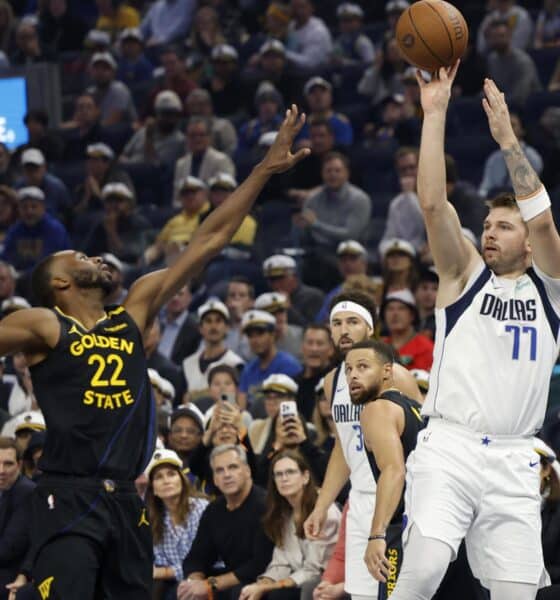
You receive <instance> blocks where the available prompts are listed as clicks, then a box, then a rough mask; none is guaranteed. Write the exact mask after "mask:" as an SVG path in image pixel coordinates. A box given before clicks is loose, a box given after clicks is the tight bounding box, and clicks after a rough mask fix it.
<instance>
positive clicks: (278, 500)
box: [263, 450, 318, 548]
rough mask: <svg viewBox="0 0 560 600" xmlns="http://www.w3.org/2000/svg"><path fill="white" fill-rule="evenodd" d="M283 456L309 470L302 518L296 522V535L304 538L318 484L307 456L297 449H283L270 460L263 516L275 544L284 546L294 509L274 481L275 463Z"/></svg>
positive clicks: (266, 529)
mask: <svg viewBox="0 0 560 600" xmlns="http://www.w3.org/2000/svg"><path fill="white" fill-rule="evenodd" d="M283 458H290V459H291V460H293V461H294V462H295V463H296V464H297V466H298V468H299V470H300V472H302V473H303V472H305V471H307V472H308V473H309V482H308V483H307V485H306V486H305V488H304V490H303V496H302V499H301V512H300V518H299V520H298V522H297V523H296V535H297V536H298V537H299V538H301V539H304V538H305V533H304V531H303V524H304V522H305V520H306V519H307V517H308V516H309V515H310V514H311V511H312V510H313V507H314V506H315V501H316V500H317V495H318V494H317V486H316V485H315V481H314V480H313V475H312V473H311V469H310V468H309V465H308V464H307V462H306V460H305V458H304V457H303V456H302V455H301V454H300V453H299V452H298V451H297V450H281V451H280V452H278V453H277V454H275V455H274V456H273V458H272V460H271V461H270V471H269V476H268V489H267V498H266V512H265V514H264V517H263V529H264V532H265V533H266V535H267V536H268V537H269V538H270V539H271V540H272V541H273V542H274V545H275V546H278V547H279V548H282V546H283V544H284V539H283V538H284V532H285V527H286V522H287V520H288V519H289V518H290V516H291V515H292V512H293V509H292V507H291V506H290V504H289V502H288V501H287V500H286V498H284V497H283V496H281V495H280V493H279V492H278V489H277V487H276V483H275V481H274V476H273V473H274V465H276V463H277V462H278V461H280V460H282V459H283Z"/></svg>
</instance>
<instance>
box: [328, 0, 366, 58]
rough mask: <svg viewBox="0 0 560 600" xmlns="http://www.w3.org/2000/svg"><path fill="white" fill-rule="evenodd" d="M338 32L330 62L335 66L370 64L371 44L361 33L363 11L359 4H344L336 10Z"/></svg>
mask: <svg viewBox="0 0 560 600" xmlns="http://www.w3.org/2000/svg"><path fill="white" fill-rule="evenodd" d="M336 16H337V17H338V29H339V31H340V33H339V35H338V37H337V38H336V40H335V42H334V48H333V54H332V61H333V62H334V63H335V64H337V65H345V66H348V65H359V64H369V63H372V62H373V60H374V58H375V54H376V53H375V48H374V46H373V42H372V41H371V40H370V39H369V38H368V37H367V35H365V34H364V33H363V27H364V11H363V10H362V7H361V6H360V5H359V4H354V3H352V2H344V3H342V4H340V5H339V7H338V8H337V10H336Z"/></svg>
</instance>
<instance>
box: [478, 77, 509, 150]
mask: <svg viewBox="0 0 560 600" xmlns="http://www.w3.org/2000/svg"><path fill="white" fill-rule="evenodd" d="M484 95H485V98H483V99H482V108H484V112H485V113H486V116H487V117H488V125H489V126H490V133H491V134H492V137H493V138H494V139H495V140H496V142H497V143H498V144H499V145H500V146H503V145H505V144H511V143H515V142H516V141H517V138H516V136H515V133H514V131H513V127H512V126H511V119H510V115H509V109H508V105H507V103H506V99H505V97H504V94H503V92H501V91H500V90H499V89H498V86H497V85H496V84H495V83H494V82H493V81H492V80H491V79H485V80H484Z"/></svg>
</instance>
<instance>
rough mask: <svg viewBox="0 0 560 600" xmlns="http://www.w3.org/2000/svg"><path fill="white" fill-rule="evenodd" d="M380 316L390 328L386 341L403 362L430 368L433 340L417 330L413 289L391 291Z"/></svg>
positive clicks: (410, 366) (410, 367)
mask: <svg viewBox="0 0 560 600" xmlns="http://www.w3.org/2000/svg"><path fill="white" fill-rule="evenodd" d="M381 318H382V319H383V322H384V323H385V325H386V326H387V330H388V332H389V336H388V337H387V338H386V340H385V341H386V342H387V343H388V344H391V345H392V346H393V348H394V349H395V352H396V353H397V356H398V358H399V361H400V363H401V364H402V365H403V366H405V367H406V368H407V369H424V370H426V371H429V370H430V368H431V366H432V362H433V350H434V343H433V342H432V340H430V339H429V338H427V337H425V336H424V335H422V334H420V333H417V331H416V326H417V325H418V309H417V308H416V301H415V300H414V296H413V295H412V292H411V291H410V290H409V289H403V290H400V291H396V292H389V293H388V294H387V295H386V296H385V302H384V304H383V306H382V307H381Z"/></svg>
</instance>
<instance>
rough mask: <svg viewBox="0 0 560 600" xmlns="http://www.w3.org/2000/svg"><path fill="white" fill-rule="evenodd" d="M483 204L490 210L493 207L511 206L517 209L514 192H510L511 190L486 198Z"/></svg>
mask: <svg viewBox="0 0 560 600" xmlns="http://www.w3.org/2000/svg"><path fill="white" fill-rule="evenodd" d="M485 204H486V206H487V207H488V209H489V210H492V209H493V208H513V209H514V210H517V211H519V206H517V201H516V199H515V194H512V193H511V192H502V193H501V194H498V195H497V196H494V198H490V199H489V200H486V202H485Z"/></svg>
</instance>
